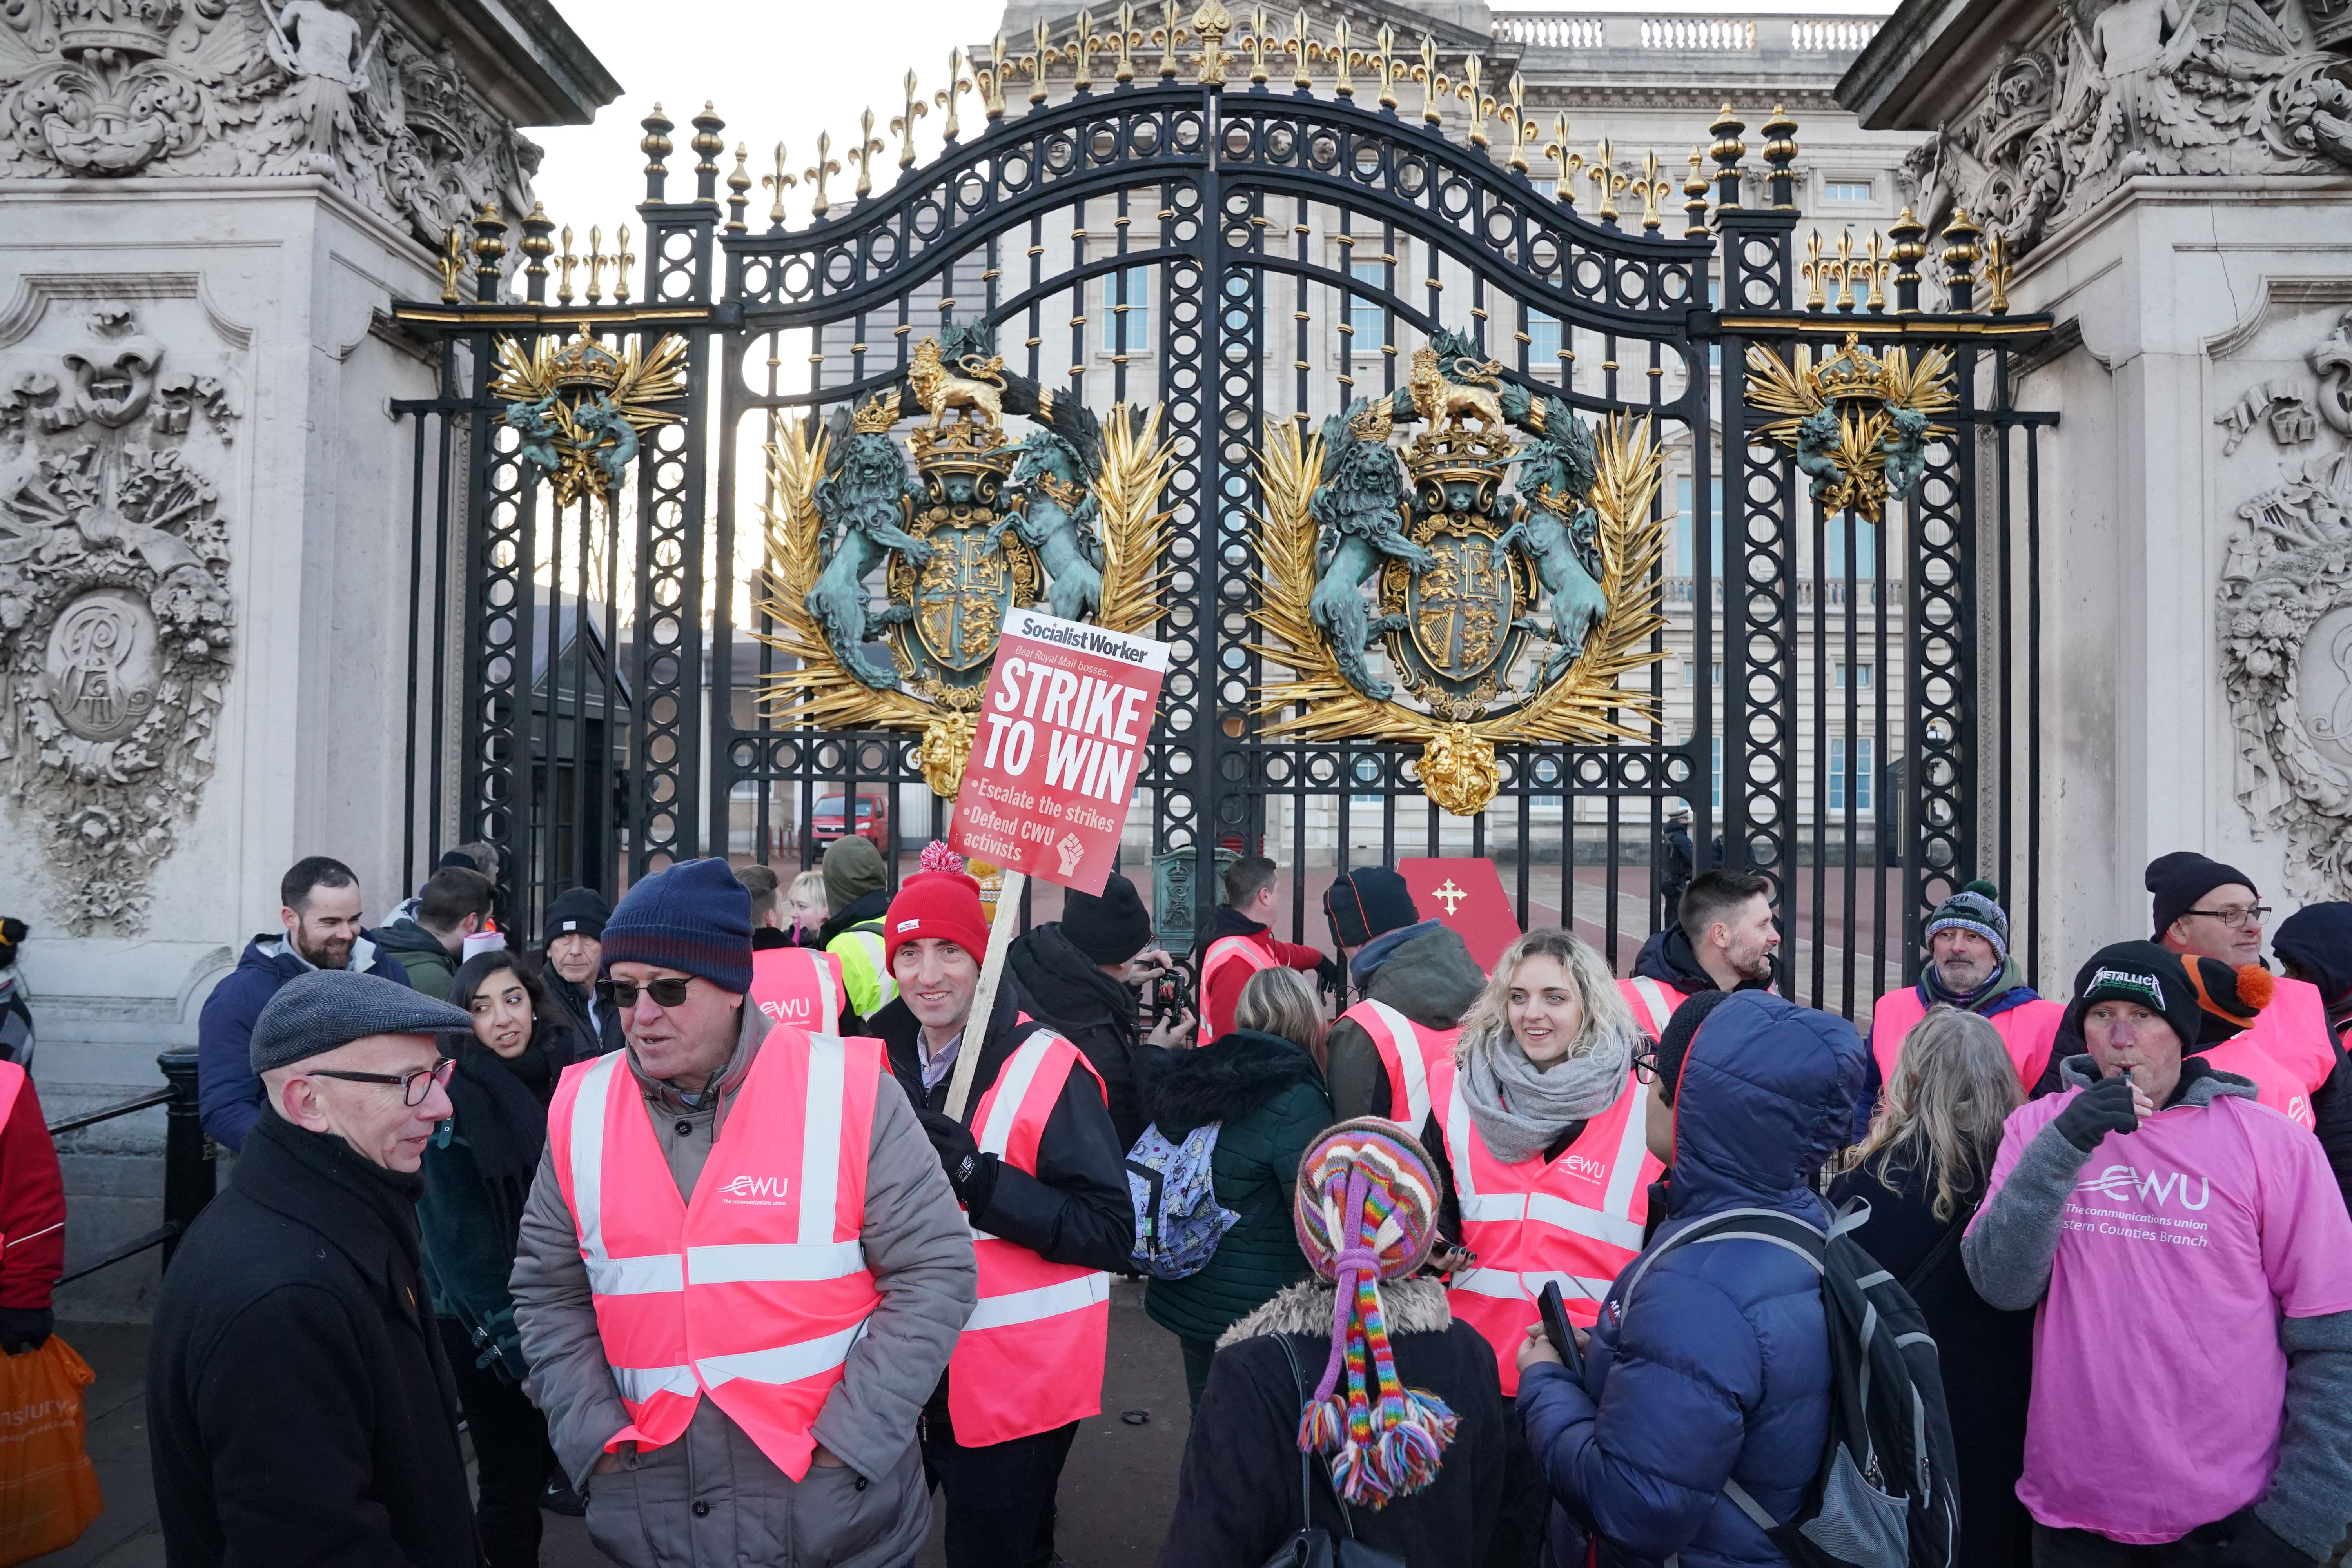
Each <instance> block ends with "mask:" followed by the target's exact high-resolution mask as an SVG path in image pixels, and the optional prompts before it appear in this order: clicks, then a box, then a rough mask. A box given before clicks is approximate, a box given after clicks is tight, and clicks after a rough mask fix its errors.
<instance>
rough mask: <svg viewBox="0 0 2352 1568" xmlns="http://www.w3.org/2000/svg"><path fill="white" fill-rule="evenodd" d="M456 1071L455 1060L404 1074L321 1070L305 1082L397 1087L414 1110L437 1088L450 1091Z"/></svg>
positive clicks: (447, 1059)
mask: <svg viewBox="0 0 2352 1568" xmlns="http://www.w3.org/2000/svg"><path fill="white" fill-rule="evenodd" d="M456 1071H457V1061H456V1059H455V1058H444V1059H443V1060H442V1061H440V1062H439V1063H437V1064H436V1065H435V1066H433V1067H429V1068H409V1069H408V1070H407V1071H406V1072H401V1073H392V1072H338V1071H335V1070H333V1069H332V1068H320V1069H319V1070H318V1071H317V1072H313V1073H305V1074H304V1075H303V1076H304V1077H305V1078H339V1079H342V1080H343V1081H344V1082H345V1083H386V1084H397V1085H398V1086H399V1087H400V1099H401V1103H402V1104H404V1105H406V1106H407V1107H409V1108H410V1109H411V1110H414V1109H415V1108H416V1107H417V1106H420V1105H422V1104H424V1103H425V1096H426V1095H428V1094H431V1093H432V1092H433V1088H434V1086H435V1085H436V1084H438V1085H440V1086H441V1087H442V1088H443V1089H446V1088H448V1087H449V1075H450V1074H451V1073H454V1072H456Z"/></svg>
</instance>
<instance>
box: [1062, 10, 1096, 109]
mask: <svg viewBox="0 0 2352 1568" xmlns="http://www.w3.org/2000/svg"><path fill="white" fill-rule="evenodd" d="M1062 53H1063V54H1064V55H1065V56H1066V57H1067V58H1070V59H1072V60H1075V61H1076V62H1077V68H1078V74H1077V76H1076V78H1075V79H1073V80H1072V81H1071V83H1070V88H1071V90H1073V91H1075V92H1092V91H1093V90H1094V87H1095V71H1094V56H1095V15H1094V13H1093V12H1091V11H1088V10H1086V9H1084V8H1083V7H1082V8H1081V9H1080V10H1079V12H1078V30H1077V33H1076V37H1072V38H1071V39H1070V42H1069V45H1068V47H1066V48H1064V49H1063V51H1062Z"/></svg>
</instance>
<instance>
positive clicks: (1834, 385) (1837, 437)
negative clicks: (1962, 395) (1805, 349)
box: [1748, 332, 1957, 522]
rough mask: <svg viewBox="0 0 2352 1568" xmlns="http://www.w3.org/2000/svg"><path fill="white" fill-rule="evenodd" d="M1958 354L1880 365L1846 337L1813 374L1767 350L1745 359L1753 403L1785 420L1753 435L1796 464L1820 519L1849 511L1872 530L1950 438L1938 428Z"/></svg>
mask: <svg viewBox="0 0 2352 1568" xmlns="http://www.w3.org/2000/svg"><path fill="white" fill-rule="evenodd" d="M1951 372H1952V354H1951V351H1950V350H1948V349H1927V350H1925V351H1923V352H1922V353H1920V355H1919V357H1918V358H1917V359H1916V360H1915V359H1913V358H1912V357H1911V356H1910V354H1909V353H1906V352H1905V351H1904V350H1902V349H1890V350H1888V351H1887V352H1886V353H1885V354H1884V355H1880V354H1876V353H1872V352H1871V351H1870V350H1868V349H1866V348H1864V347H1862V346H1861V335H1860V334H1859V333H1856V332H1848V333H1847V334H1846V335H1845V343H1844V346H1843V347H1842V348H1840V349H1839V350H1838V352H1837V353H1834V354H1832V355H1831V356H1830V357H1829V358H1827V359H1825V360H1823V361H1822V363H1820V364H1818V365H1815V366H1813V367H1812V368H1811V369H1806V368H1804V367H1803V366H1801V365H1799V366H1796V367H1791V366H1790V364H1789V363H1786V362H1785V361H1783V360H1782V359H1781V358H1780V355H1778V354H1776V353H1773V352H1772V351H1771V350H1770V349H1769V348H1767V347H1766V346H1765V345H1764V344H1762V343H1757V344H1754V345H1753V346H1751V347H1750V348H1749V349H1748V378H1749V379H1748V400H1749V401H1750V402H1752V403H1754V404H1755V405H1756V406H1757V407H1759V408H1762V409H1766V410H1768V411H1769V412H1771V413H1774V414H1778V415H1780V418H1778V419H1775V420H1773V421H1772V422H1771V423H1770V424H1769V425H1766V426H1763V427H1762V428H1761V429H1760V430H1759V431H1758V432H1757V434H1759V435H1760V436H1762V437H1765V438H1766V439H1768V440H1772V441H1777V442H1779V443H1780V445H1781V446H1783V447H1787V448H1788V449H1789V450H1790V451H1791V452H1793V453H1795V454H1796V458H1797V467H1798V468H1800V469H1801V470H1802V471H1803V472H1804V474H1805V475H1806V476H1807V477H1808V478H1810V479H1811V480H1812V481H1813V483H1812V492H1811V493H1812V498H1813V505H1814V506H1815V507H1817V508H1819V509H1820V510H1822V511H1823V512H1836V511H1843V510H1846V509H1847V508H1848V507H1851V508H1853V511H1854V515H1855V516H1857V517H1859V518H1861V519H1862V520H1863V521H1865V522H1876V521H1878V520H1879V518H1880V516H1881V515H1882V514H1883V513H1884V512H1885V510H1886V502H1887V499H1888V497H1890V496H1902V495H1906V494H1908V493H1909V492H1910V489H1911V487H1912V486H1914V485H1916V484H1917V483H1918V482H1919V479H1920V476H1921V475H1922V474H1925V473H1926V472H1927V444H1928V443H1929V442H1931V441H1935V440H1939V439H1943V438H1947V437H1949V436H1950V435H1951V434H1952V432H1951V427H1950V426H1945V425H1938V424H1936V423H1935V416H1937V415H1938V414H1943V413H1947V412H1948V411H1950V409H1951V408H1952V407H1953V406H1954V405H1955V403H1956V401H1957V400H1956V399H1955V398H1954V396H1953V394H1952V374H1951Z"/></svg>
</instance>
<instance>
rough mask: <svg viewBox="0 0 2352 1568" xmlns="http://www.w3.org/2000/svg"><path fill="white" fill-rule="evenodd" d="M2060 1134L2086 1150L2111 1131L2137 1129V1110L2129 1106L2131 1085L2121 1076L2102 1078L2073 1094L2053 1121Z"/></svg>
mask: <svg viewBox="0 0 2352 1568" xmlns="http://www.w3.org/2000/svg"><path fill="white" fill-rule="evenodd" d="M2053 1126H2055V1127H2056V1128H2057V1129H2058V1133H2059V1136H2060V1137H2062V1138H2063V1139H2065V1140H2066V1142H2069V1143H2072V1144H2073V1145H2074V1147H2075V1148H2077V1149H2080V1150H2081V1151H2082V1152H2084V1153H2085V1154H2087V1153H2089V1152H2091V1151H2092V1150H2094V1149H2096V1148H2097V1147H2098V1146H2099V1140H2100V1139H2102V1138H2105V1136H2106V1135H2107V1134H2108V1133H2110V1132H2137V1131H2139V1116H2138V1113H2137V1112H2136V1111H2134V1110H2132V1086H2131V1083H2130V1081H2129V1080H2128V1079H2124V1078H2122V1077H2120V1076H2118V1077H2116V1078H2103V1079H2100V1080H2099V1081H2098V1082H2096V1083H2095V1084H2093V1085H2092V1086H2091V1087H2090V1088H2088V1089H2084V1091H2083V1092H2082V1093H2080V1094H2078V1095H2076V1096H2075V1097H2074V1103H2073V1104H2071V1105H2069V1106H2068V1107H2067V1108H2066V1109H2065V1110H2062V1111H2060V1112H2059V1113H2058V1116H2057V1120H2056V1121H2054V1122H2053Z"/></svg>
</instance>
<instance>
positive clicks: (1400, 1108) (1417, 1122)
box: [1339, 1001, 1462, 1138]
mask: <svg viewBox="0 0 2352 1568" xmlns="http://www.w3.org/2000/svg"><path fill="white" fill-rule="evenodd" d="M1339 1016H1341V1017H1342V1018H1348V1019H1352V1020H1353V1021H1354V1022H1355V1024H1356V1026H1358V1027H1359V1028H1360V1029H1362V1030H1363V1031H1364V1033H1365V1034H1367V1035H1369V1036H1370V1037H1371V1041H1372V1044H1373V1045H1374V1046H1375V1047H1378V1048H1379V1050H1380V1053H1381V1067H1382V1068H1385V1069H1387V1072H1388V1075H1389V1120H1390V1121H1394V1122H1397V1123H1399V1124H1401V1125H1402V1127H1403V1128H1404V1130H1405V1131H1407V1132H1410V1133H1412V1135H1413V1136H1414V1137H1415V1138H1418V1137H1420V1136H1421V1130H1422V1128H1423V1126H1424V1125H1425V1124H1426V1123H1427V1122H1428V1121H1429V1113H1430V1110H1431V1109H1432V1107H1433V1101H1432V1100H1431V1099H1430V1093H1429V1084H1430V1079H1431V1076H1432V1074H1433V1071H1434V1069H1435V1067H1436V1064H1438V1063H1440V1062H1443V1063H1444V1064H1446V1065H1447V1066H1448V1067H1451V1066H1452V1065H1453V1062H1454V1041H1456V1040H1458V1039H1460V1038H1461V1037H1462V1031H1461V1030H1460V1029H1428V1028H1423V1026H1421V1025H1419V1024H1416V1023H1414V1022H1413V1021H1412V1019H1411V1018H1408V1017H1406V1016H1404V1015H1403V1014H1402V1013H1400V1012H1398V1011H1397V1010H1396V1009H1395V1008H1393V1007H1391V1006H1390V1005H1388V1004H1387V1003H1385V1002H1371V1001H1365V1002H1359V1003H1357V1004H1356V1005H1354V1006H1352V1007H1350V1008H1349V1009H1348V1010H1347V1011H1346V1012H1344V1013H1342V1014H1340V1015H1339Z"/></svg>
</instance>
